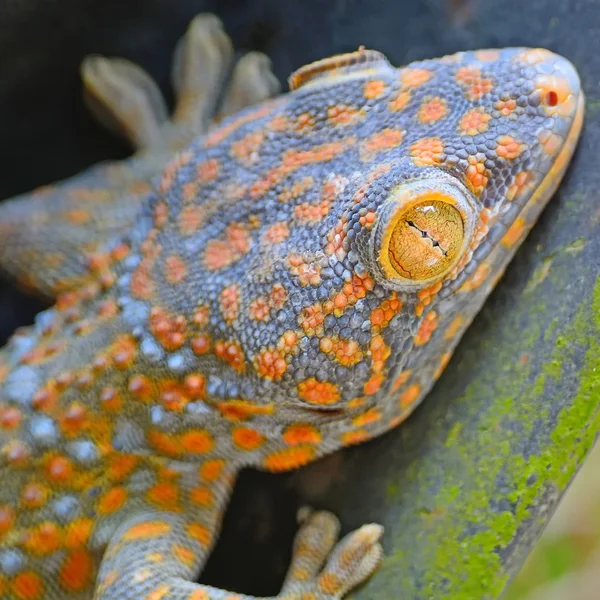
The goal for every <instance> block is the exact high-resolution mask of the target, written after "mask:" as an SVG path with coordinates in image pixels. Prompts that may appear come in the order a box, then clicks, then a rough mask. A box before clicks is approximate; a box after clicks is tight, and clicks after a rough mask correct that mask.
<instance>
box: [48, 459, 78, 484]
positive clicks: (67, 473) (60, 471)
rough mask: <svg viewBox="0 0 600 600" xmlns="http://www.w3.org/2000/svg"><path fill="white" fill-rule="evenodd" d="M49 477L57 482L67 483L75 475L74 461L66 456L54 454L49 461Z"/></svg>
mask: <svg viewBox="0 0 600 600" xmlns="http://www.w3.org/2000/svg"><path fill="white" fill-rule="evenodd" d="M46 474H47V476H48V479H50V480H51V481H54V482H56V483H65V482H67V481H69V479H71V477H72V476H73V463H72V462H71V461H70V460H69V459H68V458H66V457H64V456H54V457H52V458H51V459H50V460H49V461H48V463H47V469H46Z"/></svg>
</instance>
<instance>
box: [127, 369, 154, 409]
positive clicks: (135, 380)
mask: <svg viewBox="0 0 600 600" xmlns="http://www.w3.org/2000/svg"><path fill="white" fill-rule="evenodd" d="M127 389H128V390H129V392H130V393H131V395H132V396H133V397H134V398H137V399H139V400H143V401H145V402H147V401H149V400H150V399H151V398H152V395H153V389H154V388H153V386H152V383H151V382H150V380H149V379H148V378H147V377H145V376H144V375H134V376H133V377H132V378H131V379H130V380H129V384H128V385H127Z"/></svg>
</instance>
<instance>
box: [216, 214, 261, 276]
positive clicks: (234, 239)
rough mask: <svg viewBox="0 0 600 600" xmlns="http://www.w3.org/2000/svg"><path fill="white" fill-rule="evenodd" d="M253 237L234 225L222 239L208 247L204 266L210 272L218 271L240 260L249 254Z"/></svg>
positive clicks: (239, 226) (228, 228)
mask: <svg viewBox="0 0 600 600" xmlns="http://www.w3.org/2000/svg"><path fill="white" fill-rule="evenodd" d="M251 242H252V240H251V237H250V234H249V233H248V231H247V230H246V228H245V227H244V226H243V225H241V224H239V223H232V224H231V225H229V226H228V227H227V229H226V230H225V235H224V237H223V238H222V239H217V240H211V241H210V242H208V244H207V245H206V251H205V253H204V265H205V266H206V268H207V269H208V270H209V271H218V270H219V269H224V268H225V267H228V266H229V265H231V264H233V263H235V262H237V261H238V260H240V259H241V258H242V257H243V256H244V255H246V254H247V253H248V251H249V250H250V245H251Z"/></svg>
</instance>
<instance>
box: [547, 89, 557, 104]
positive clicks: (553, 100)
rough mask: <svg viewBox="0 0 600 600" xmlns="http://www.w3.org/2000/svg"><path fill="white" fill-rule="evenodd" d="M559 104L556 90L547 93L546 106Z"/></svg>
mask: <svg viewBox="0 0 600 600" xmlns="http://www.w3.org/2000/svg"><path fill="white" fill-rule="evenodd" d="M557 104H558V94H557V93H556V92H555V91H554V90H550V91H548V92H546V105H547V106H556V105H557Z"/></svg>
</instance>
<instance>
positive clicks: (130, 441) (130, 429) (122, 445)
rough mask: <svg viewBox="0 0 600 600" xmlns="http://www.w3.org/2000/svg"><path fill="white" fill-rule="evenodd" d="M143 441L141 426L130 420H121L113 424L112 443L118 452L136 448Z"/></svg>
mask: <svg viewBox="0 0 600 600" xmlns="http://www.w3.org/2000/svg"><path fill="white" fill-rule="evenodd" d="M143 442H144V432H143V431H142V429H141V427H139V426H138V425H135V424H134V423H132V422H131V421H124V420H121V421H119V422H118V423H117V424H116V425H115V435H114V437H113V440H112V445H113V448H114V449H115V450H118V451H120V452H131V451H133V450H137V449H139V448H140V446H142V444H143Z"/></svg>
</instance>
